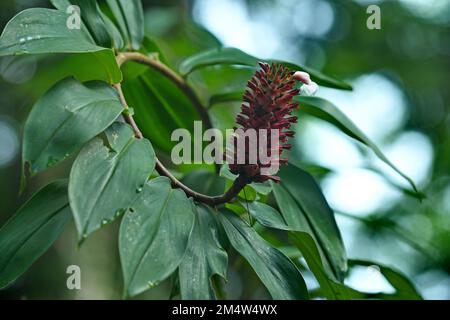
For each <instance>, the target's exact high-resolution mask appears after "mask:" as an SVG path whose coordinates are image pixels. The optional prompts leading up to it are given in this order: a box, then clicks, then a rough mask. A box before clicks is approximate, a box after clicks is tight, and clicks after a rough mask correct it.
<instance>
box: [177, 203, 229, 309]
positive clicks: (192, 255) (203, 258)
mask: <svg viewBox="0 0 450 320" xmlns="http://www.w3.org/2000/svg"><path fill="white" fill-rule="evenodd" d="M216 215H217V213H216V212H214V211H213V210H212V209H211V208H209V207H207V206H204V205H198V206H195V216H196V220H195V225H194V229H193V231H192V235H191V237H190V239H189V245H188V248H187V251H186V254H185V256H184V258H183V261H182V262H181V264H180V266H179V279H180V290H181V298H182V299H187V300H212V299H215V298H216V296H215V294H214V290H213V288H212V285H211V278H212V277H213V276H214V275H219V276H221V277H222V278H224V279H226V274H227V265H228V256H227V253H226V251H225V250H224V249H223V246H222V244H221V243H220V238H219V234H220V232H221V231H220V229H219V228H220V226H219V225H218V222H217V220H216V219H217V218H216Z"/></svg>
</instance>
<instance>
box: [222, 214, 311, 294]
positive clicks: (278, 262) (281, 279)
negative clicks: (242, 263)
mask: <svg viewBox="0 0 450 320" xmlns="http://www.w3.org/2000/svg"><path fill="white" fill-rule="evenodd" d="M220 220H221V222H222V225H223V227H224V229H225V232H226V234H227V236H228V239H229V240H230V243H231V245H232V246H233V247H234V248H235V249H236V250H237V251H238V252H239V253H240V254H241V255H242V256H243V257H244V258H245V259H246V260H247V261H248V262H249V264H250V265H251V266H252V268H253V269H254V270H255V272H256V273H257V275H258V277H259V278H260V279H261V281H262V282H263V283H264V285H265V286H266V288H267V290H269V292H270V294H271V296H272V298H274V299H277V300H281V299H307V298H308V291H307V289H306V285H305V282H304V280H303V278H302V276H301V274H300V272H299V270H298V269H297V267H296V266H295V265H294V264H293V263H292V261H291V260H289V258H287V257H286V256H285V255H283V254H282V253H281V252H280V251H279V250H277V249H275V248H274V247H272V246H271V245H270V244H269V243H268V242H266V241H265V240H264V239H262V238H261V236H259V235H258V233H256V231H255V230H254V229H253V228H251V227H250V226H248V225H247V224H246V223H245V222H244V221H243V220H242V219H240V218H239V217H238V216H236V215H235V214H234V213H233V212H231V211H229V210H227V209H222V210H221V214H220Z"/></svg>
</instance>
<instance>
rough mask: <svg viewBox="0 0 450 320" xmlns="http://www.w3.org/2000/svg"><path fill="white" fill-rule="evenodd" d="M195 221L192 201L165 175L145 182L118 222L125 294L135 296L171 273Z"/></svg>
mask: <svg viewBox="0 0 450 320" xmlns="http://www.w3.org/2000/svg"><path fill="white" fill-rule="evenodd" d="M193 225H194V214H193V207H192V203H191V201H190V200H189V199H188V198H187V197H186V195H185V194H184V193H183V192H182V191H181V190H179V189H172V188H171V186H170V181H169V179H167V178H166V177H159V178H156V179H154V180H152V181H150V182H149V183H147V184H146V185H145V186H144V188H143V191H142V192H141V193H140V195H139V198H138V199H137V200H136V201H135V203H134V204H133V206H132V207H131V208H130V209H129V210H128V211H127V213H126V214H125V216H124V218H123V221H122V224H121V226H120V234H119V251H120V258H121V261H122V269H123V275H124V282H125V286H124V291H125V296H135V295H137V294H139V293H141V292H143V291H145V290H147V289H150V288H152V287H154V286H156V285H157V284H158V283H159V282H161V281H162V280H164V279H166V278H167V277H168V276H169V275H170V274H172V273H173V272H174V271H175V269H176V268H177V267H178V265H179V264H180V262H181V260H182V259H183V256H184V254H185V252H186V248H187V245H188V241H189V236H190V234H191V231H192V228H193Z"/></svg>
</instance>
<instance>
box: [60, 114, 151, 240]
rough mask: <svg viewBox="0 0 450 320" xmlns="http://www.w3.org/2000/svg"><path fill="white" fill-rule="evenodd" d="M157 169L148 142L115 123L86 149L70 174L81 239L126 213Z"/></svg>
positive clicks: (70, 184)
mask: <svg viewBox="0 0 450 320" xmlns="http://www.w3.org/2000/svg"><path fill="white" fill-rule="evenodd" d="M154 166H155V154H154V151H153V148H152V146H151V144H150V142H149V141H148V140H145V139H136V138H135V137H134V134H133V130H132V129H131V127H130V126H128V125H127V124H123V123H119V122H116V123H114V124H113V125H112V126H111V127H110V128H108V130H107V131H106V137H105V138H100V137H98V138H95V139H94V140H92V141H91V142H90V143H89V144H88V145H86V146H85V147H84V148H83V149H82V150H81V152H80V154H79V155H78V157H77V159H76V160H75V162H74V164H73V167H72V170H71V172H70V182H69V198H70V205H71V208H72V211H73V214H74V217H75V224H76V227H77V230H78V234H79V236H80V238H81V239H84V238H85V237H87V236H88V235H89V234H90V233H92V232H93V231H95V230H97V229H99V228H101V227H102V226H103V225H105V224H107V223H109V222H111V221H112V220H114V219H115V218H117V217H118V216H120V214H122V213H123V212H125V210H127V209H128V208H129V207H130V206H131V204H132V203H133V201H134V200H135V198H136V197H137V196H138V194H139V192H140V191H141V190H142V186H143V185H144V184H145V182H146V181H147V179H148V177H149V176H150V174H151V173H152V172H153V169H154Z"/></svg>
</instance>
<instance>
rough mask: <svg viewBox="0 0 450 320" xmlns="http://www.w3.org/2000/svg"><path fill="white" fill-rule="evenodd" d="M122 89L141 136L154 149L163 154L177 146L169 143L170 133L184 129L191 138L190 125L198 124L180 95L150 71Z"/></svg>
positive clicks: (176, 142)
mask: <svg viewBox="0 0 450 320" xmlns="http://www.w3.org/2000/svg"><path fill="white" fill-rule="evenodd" d="M123 89H124V92H125V96H126V98H127V101H128V104H129V105H130V107H132V108H133V109H134V111H135V114H136V117H135V118H136V122H137V124H138V125H139V128H140V129H141V131H142V133H143V134H144V136H145V137H147V138H149V139H150V140H151V141H152V143H153V145H154V146H155V148H158V149H160V150H161V151H164V152H166V153H167V154H170V153H171V152H172V148H173V147H174V146H175V145H176V144H178V141H171V136H172V133H173V131H174V130H176V129H180V128H184V129H187V130H188V131H189V132H191V134H192V133H193V131H194V121H200V120H201V118H200V115H199V114H198V113H197V111H196V109H195V107H194V106H193V105H192V103H191V101H190V100H189V99H188V98H187V97H186V96H185V95H184V93H183V92H182V91H181V90H180V89H179V88H178V87H177V86H176V85H174V84H173V83H172V82H171V81H170V80H168V79H167V78H166V77H164V76H163V75H161V74H160V73H158V72H157V71H154V70H152V69H148V70H147V71H146V72H145V73H144V74H143V75H141V76H139V77H138V78H136V79H134V80H132V81H126V82H125V83H124V86H123Z"/></svg>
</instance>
